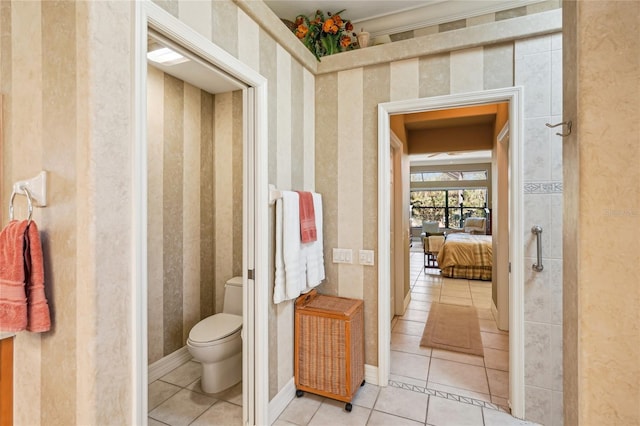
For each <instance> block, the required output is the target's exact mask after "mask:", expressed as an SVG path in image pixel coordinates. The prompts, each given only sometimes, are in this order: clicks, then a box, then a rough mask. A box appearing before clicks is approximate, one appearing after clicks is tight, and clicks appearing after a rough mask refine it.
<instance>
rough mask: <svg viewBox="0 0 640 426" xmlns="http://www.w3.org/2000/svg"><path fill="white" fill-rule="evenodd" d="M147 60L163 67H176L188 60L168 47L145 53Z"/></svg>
mask: <svg viewBox="0 0 640 426" xmlns="http://www.w3.org/2000/svg"><path fill="white" fill-rule="evenodd" d="M147 59H148V60H150V61H153V62H156V63H158V64H163V65H176V64H181V63H182V62H187V61H188V60H189V59H187V58H185V57H184V56H182V55H181V54H179V53H178V52H176V51H174V50H171V49H169V48H168V47H161V48H160V49H156V50H152V51H151V52H147Z"/></svg>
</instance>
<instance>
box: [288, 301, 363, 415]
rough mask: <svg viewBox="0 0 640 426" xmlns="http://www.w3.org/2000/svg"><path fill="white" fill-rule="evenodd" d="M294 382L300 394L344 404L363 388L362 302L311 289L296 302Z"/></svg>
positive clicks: (349, 406) (349, 408) (347, 408)
mask: <svg viewBox="0 0 640 426" xmlns="http://www.w3.org/2000/svg"><path fill="white" fill-rule="evenodd" d="M294 368H295V373H294V374H295V382H296V388H297V392H296V394H297V396H302V394H303V391H307V392H311V393H314V394H317V395H322V396H326V397H329V398H332V399H337V400H339V401H345V402H347V404H346V406H345V408H346V410H347V411H351V408H352V406H351V400H352V399H353V396H354V394H355V393H356V391H357V390H358V388H360V386H362V385H364V308H363V301H362V300H358V299H348V298H345V297H335V296H326V295H322V294H318V293H317V292H316V291H315V290H312V291H310V292H309V293H307V294H304V295H302V296H300V297H299V298H298V299H297V300H296V310H295V363H294Z"/></svg>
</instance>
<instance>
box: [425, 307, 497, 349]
mask: <svg viewBox="0 0 640 426" xmlns="http://www.w3.org/2000/svg"><path fill="white" fill-rule="evenodd" d="M420 346H426V347H430V348H438V349H446V350H448V351H454V352H462V353H465V354H472V355H480V356H484V352H483V350H482V337H481V336H480V323H479V321H478V313H477V311H476V308H475V307H473V306H460V305H449V304H446V303H432V304H431V309H430V310H429V318H428V319H427V324H426V325H425V326H424V331H423V332H422V340H421V341H420Z"/></svg>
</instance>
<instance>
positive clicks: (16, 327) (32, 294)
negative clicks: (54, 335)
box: [0, 220, 51, 332]
mask: <svg viewBox="0 0 640 426" xmlns="http://www.w3.org/2000/svg"><path fill="white" fill-rule="evenodd" d="M27 224H28V222H27V221H26V220H23V221H17V220H14V221H11V222H10V223H9V224H8V225H7V227H6V228H5V229H3V230H2V232H0V330H1V331H22V330H25V329H26V330H29V331H33V332H43V331H48V330H49V329H50V328H51V320H50V315H49V305H48V304H47V299H46V297H45V293H44V263H43V256H42V245H41V243H40V234H39V233H38V227H37V226H36V224H35V222H31V223H30V224H29V225H28V226H27Z"/></svg>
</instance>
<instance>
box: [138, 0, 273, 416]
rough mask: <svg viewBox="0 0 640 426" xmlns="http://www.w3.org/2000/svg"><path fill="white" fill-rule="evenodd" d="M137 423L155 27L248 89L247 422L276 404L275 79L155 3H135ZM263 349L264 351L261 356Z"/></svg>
mask: <svg viewBox="0 0 640 426" xmlns="http://www.w3.org/2000/svg"><path fill="white" fill-rule="evenodd" d="M135 19H136V22H135V41H134V45H135V53H134V99H133V102H134V105H133V108H134V120H135V123H134V126H135V128H134V131H135V134H134V160H133V162H134V164H133V165H132V170H133V173H132V180H133V182H132V185H133V200H132V202H133V211H132V217H133V229H134V234H135V235H134V238H133V241H134V243H133V244H134V247H133V269H134V271H133V283H132V294H131V296H132V315H131V321H132V323H131V328H132V337H133V339H134V342H135V343H134V344H133V346H132V349H133V353H132V358H133V360H134V361H133V362H134V364H133V371H132V374H131V377H132V388H133V392H132V395H133V401H132V404H133V410H132V424H138V425H146V424H147V416H148V415H147V410H148V401H147V398H148V395H147V393H148V383H147V380H148V377H147V367H148V365H147V178H146V176H147V129H146V125H147V111H146V102H147V94H146V88H147V33H148V28H149V27H150V28H153V29H154V30H155V31H157V32H159V33H161V34H162V35H164V36H166V37H167V38H169V39H170V40H172V41H174V42H176V43H178V44H179V45H181V46H183V47H185V48H186V49H187V50H189V51H191V52H193V53H195V54H197V55H198V56H200V57H202V58H203V59H205V60H206V61H208V62H209V63H211V64H212V65H214V66H215V67H217V68H219V69H221V70H222V71H224V72H226V73H227V74H229V75H230V76H232V77H233V78H235V79H237V80H238V81H240V82H241V83H243V84H245V85H246V86H247V87H248V88H247V89H245V90H243V101H244V108H243V110H244V112H243V123H244V124H243V169H244V172H243V180H244V183H245V184H244V185H243V195H242V198H243V204H242V206H243V231H242V234H243V235H242V242H243V253H242V264H243V272H242V275H243V280H244V283H245V285H244V292H243V293H244V296H243V308H244V309H243V324H244V326H243V363H242V364H243V378H244V386H243V391H242V393H243V395H242V402H243V413H242V417H243V424H245V425H260V424H267V423H268V418H269V415H268V414H269V413H268V402H269V376H268V371H269V357H268V353H269V340H268V335H267V332H268V330H266V329H265V328H264V327H261V328H260V333H256V330H257V329H258V327H257V326H258V324H266V323H267V321H268V306H269V305H268V302H269V297H268V288H267V285H266V283H268V230H269V225H268V224H269V222H268V219H269V217H268V180H267V177H268V175H267V167H268V157H267V155H268V152H267V135H268V131H267V130H268V129H267V80H266V79H265V78H264V77H262V76H261V75H260V74H259V73H257V72H256V71H254V70H253V69H251V68H250V67H249V66H247V65H245V64H244V63H243V62H241V61H240V60H238V59H236V58H235V57H233V56H232V55H230V54H229V53H227V52H226V51H225V50H223V49H222V48H220V47H218V46H217V45H215V44H214V43H212V42H211V41H210V40H208V39H206V38H205V37H203V36H202V35H201V34H199V33H198V32H196V31H194V30H193V29H192V28H191V27H189V26H188V25H186V24H185V23H183V22H181V21H180V20H178V19H177V18H175V17H174V16H172V15H170V14H169V13H167V12H166V11H165V10H163V9H162V8H160V7H159V6H157V5H155V4H154V3H152V2H150V1H140V2H135ZM256 354H260V356H256Z"/></svg>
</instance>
